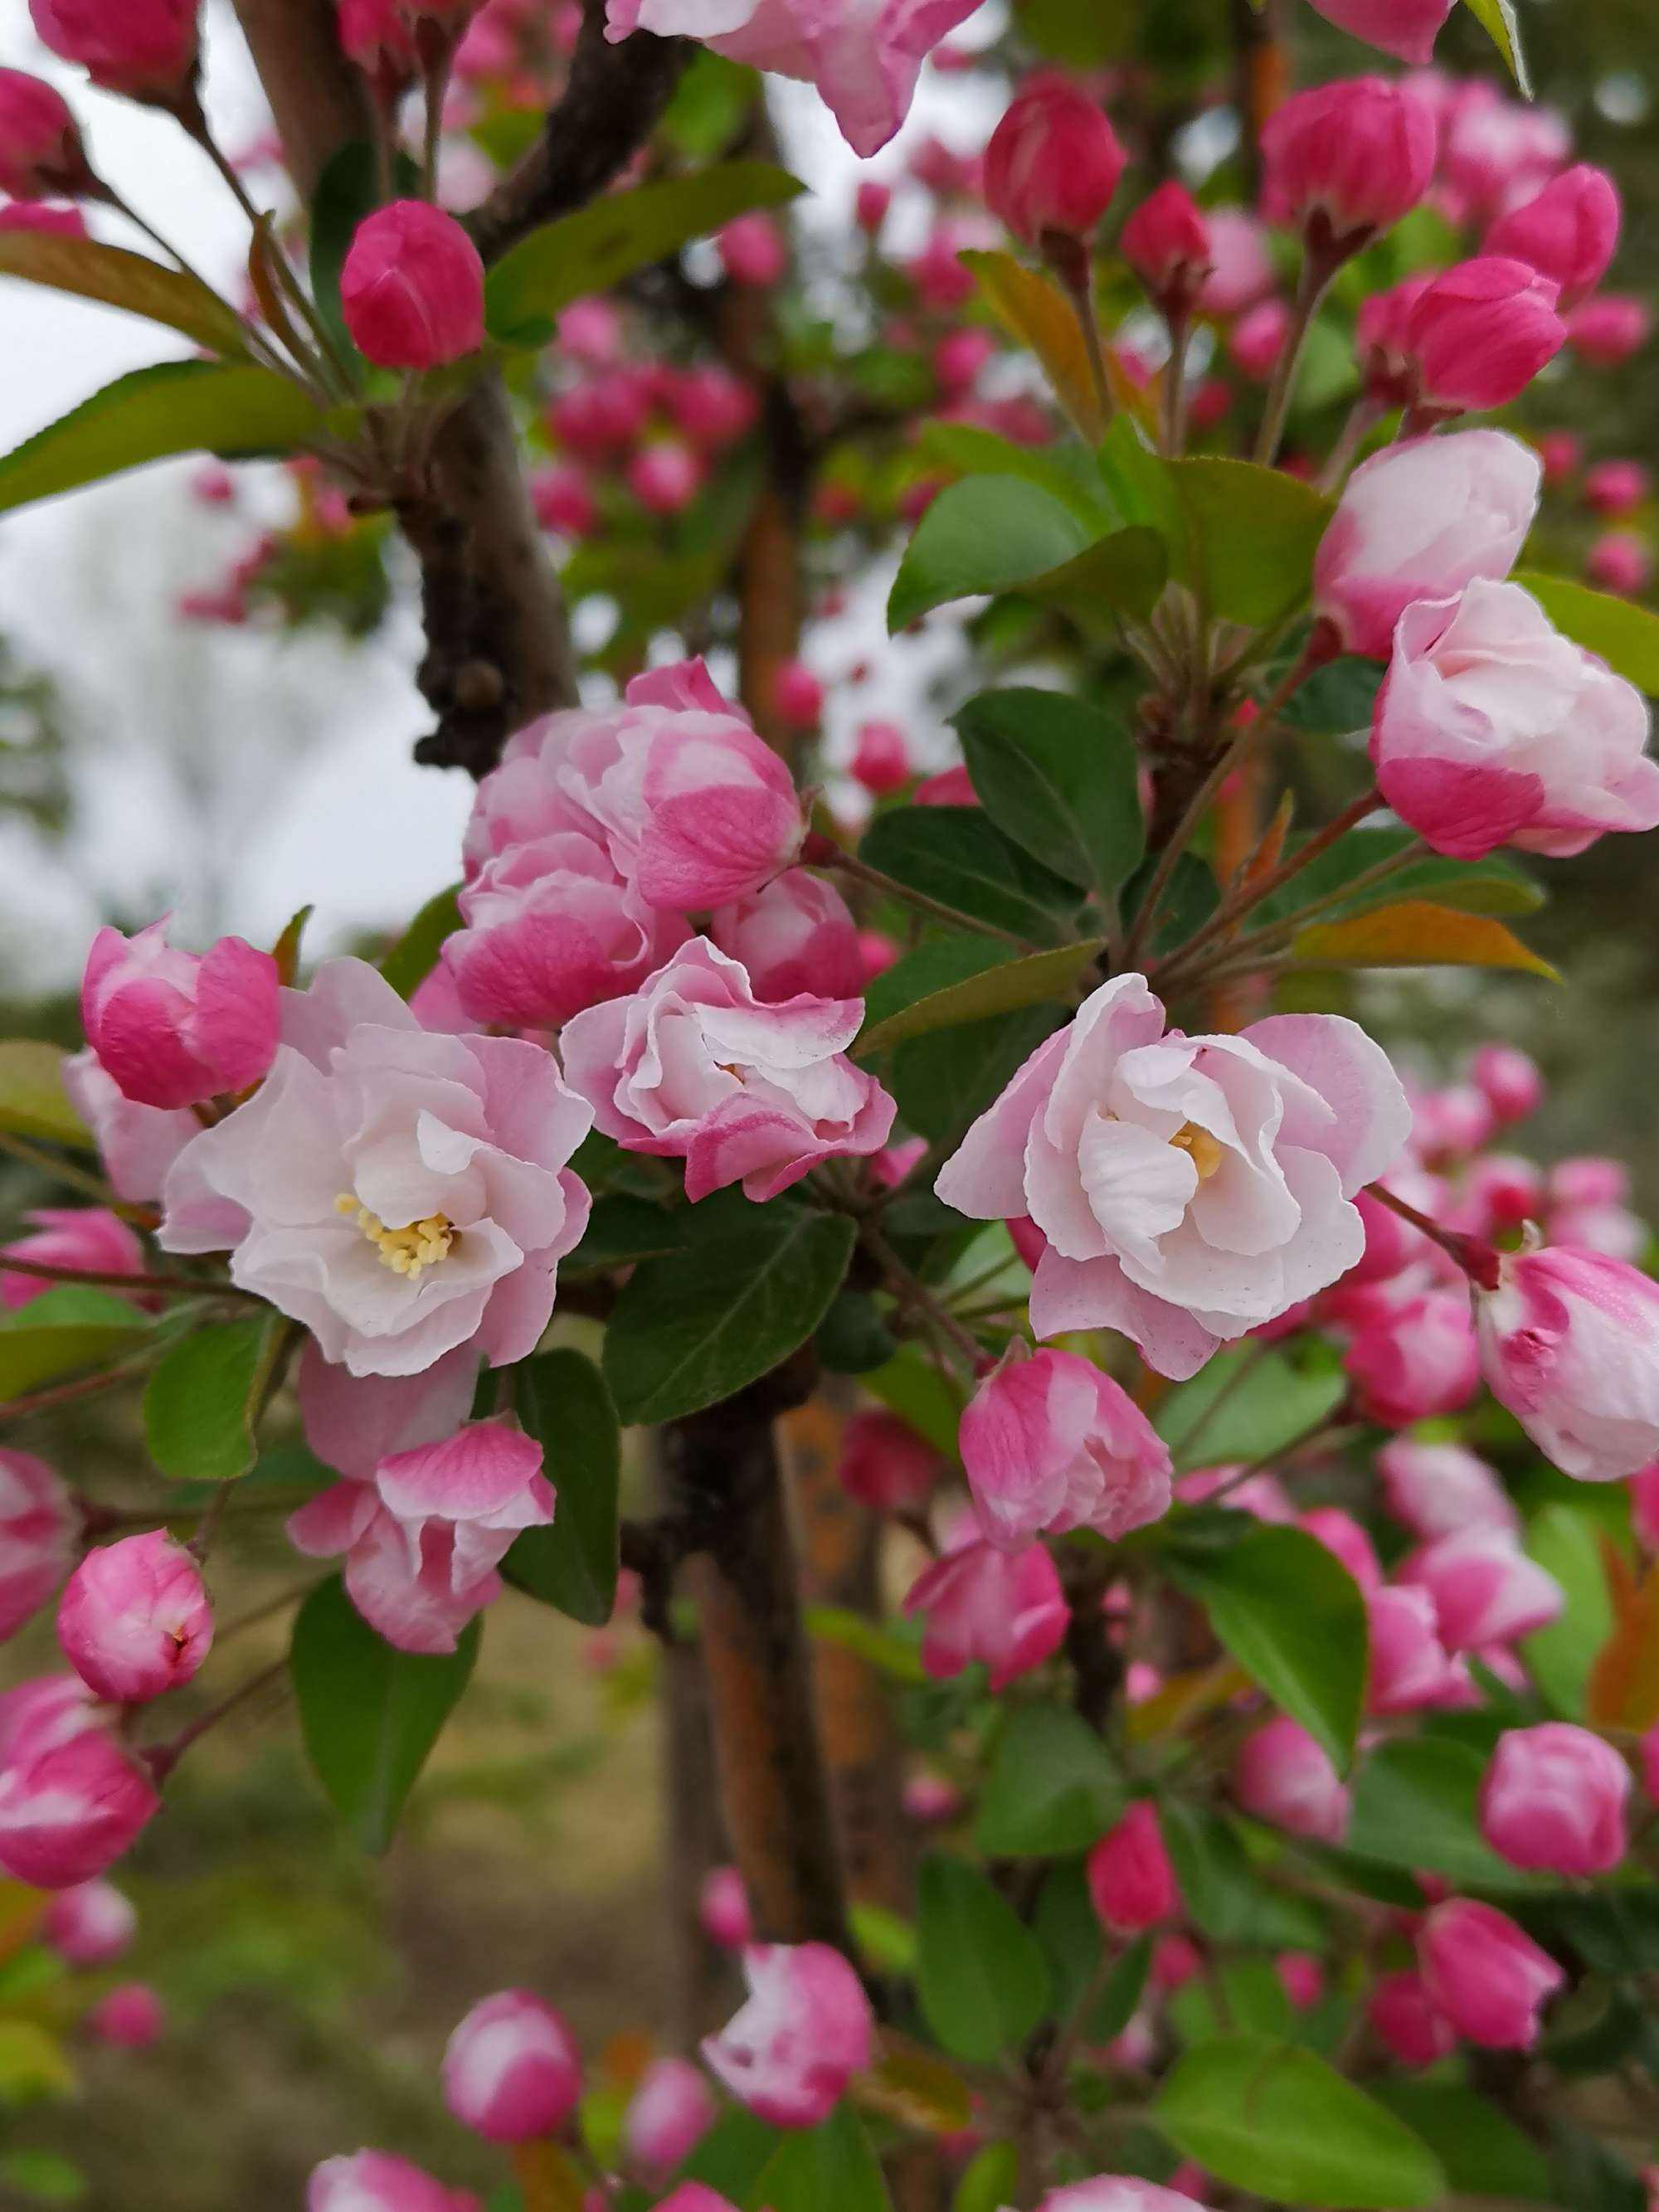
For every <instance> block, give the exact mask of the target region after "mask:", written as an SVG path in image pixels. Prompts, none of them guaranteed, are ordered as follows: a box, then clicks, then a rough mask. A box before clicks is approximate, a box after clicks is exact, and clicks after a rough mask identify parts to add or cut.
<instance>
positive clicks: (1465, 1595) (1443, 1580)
mask: <svg viewBox="0 0 1659 2212" xmlns="http://www.w3.org/2000/svg"><path fill="white" fill-rule="evenodd" d="M1400 1579H1401V1581H1402V1582H1405V1583H1419V1584H1420V1585H1421V1587H1422V1588H1423V1589H1426V1590H1427V1591H1428V1592H1429V1594H1430V1595H1431V1597H1432V1598H1433V1600H1434V1607H1435V1618H1436V1621H1437V1626H1438V1629H1439V1634H1440V1640H1441V1642H1442V1643H1443V1644H1444V1645H1445V1647H1446V1649H1447V1650H1448V1651H1480V1650H1484V1649H1485V1647H1486V1645H1487V1644H1513V1643H1515V1642H1516V1640H1517V1639H1518V1638H1521V1637H1523V1636H1531V1635H1532V1634H1534V1632H1535V1631H1537V1630H1538V1629H1541V1628H1544V1627H1547V1626H1548V1625H1549V1623H1550V1622H1551V1621H1552V1620H1555V1619H1556V1617H1557V1616H1558V1614H1559V1613H1560V1611H1561V1609H1562V1607H1563V1606H1564V1604H1565V1598H1564V1596H1563V1595H1562V1591H1561V1585H1560V1584H1559V1583H1558V1582H1557V1581H1556V1579H1555V1577H1554V1576H1553V1575H1552V1574H1549V1573H1547V1571H1546V1570H1545V1569H1544V1568H1542V1567H1541V1566H1540V1565H1538V1564H1537V1563H1536V1561H1535V1560H1533V1559H1528V1557H1527V1555H1526V1553H1524V1552H1523V1551H1522V1549H1521V1547H1520V1546H1519V1545H1518V1544H1517V1543H1516V1541H1515V1539H1514V1538H1513V1537H1512V1536H1510V1535H1508V1534H1505V1533H1504V1530H1503V1529H1501V1528H1479V1527H1476V1528H1464V1529H1461V1530H1459V1531H1458V1532H1457V1533H1456V1534H1453V1535H1449V1536H1439V1537H1437V1538H1436V1539H1435V1541H1434V1542H1433V1543H1431V1544H1429V1545H1427V1546H1425V1547H1424V1549H1423V1550H1421V1551H1419V1552H1413V1553H1412V1555H1411V1557H1410V1558H1409V1559H1407V1560H1406V1561H1405V1563H1404V1564H1403V1565H1402V1566H1401V1569H1400Z"/></svg>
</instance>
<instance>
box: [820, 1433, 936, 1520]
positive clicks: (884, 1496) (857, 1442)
mask: <svg viewBox="0 0 1659 2212" xmlns="http://www.w3.org/2000/svg"><path fill="white" fill-rule="evenodd" d="M944 1468H945V1462H943V1461H942V1460H941V1459H940V1457H939V1454H938V1453H937V1452H936V1451H935V1450H934V1449H933V1446H932V1444H930V1443H928V1442H927V1439H926V1438H925V1437H920V1436H918V1435H917V1434H916V1431H915V1430H914V1429H913V1428H912V1427H911V1426H910V1424H909V1423H908V1421H902V1420H900V1419H899V1418H898V1416H897V1415H896V1413H880V1412H875V1411H866V1412H862V1413H854V1415H853V1417H852V1419H850V1420H849V1421H848V1423H847V1425H846V1427H845V1428H844V1429H843V1430H842V1443H841V1463H840V1465H839V1466H838V1467H837V1468H836V1474H837V1475H838V1476H839V1478H840V1480H841V1486H842V1489H843V1490H844V1491H846V1492H847V1493H848V1497H849V1498H857V1500H858V1501H859V1504H860V1505H867V1506H868V1507H869V1509H870V1510H871V1511H872V1513H915V1512H919V1511H920V1510H921V1508H922V1507H923V1506H924V1505H926V1504H927V1501H928V1499H929V1498H931V1497H932V1496H933V1486H934V1485H935V1484H936V1483H937V1482H938V1480H939V1476H940V1475H941V1474H943V1472H944Z"/></svg>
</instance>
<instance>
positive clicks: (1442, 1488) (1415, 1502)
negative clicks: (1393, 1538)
mask: <svg viewBox="0 0 1659 2212" xmlns="http://www.w3.org/2000/svg"><path fill="white" fill-rule="evenodd" d="M1376 1471H1377V1473H1378V1474H1380V1475H1381V1476H1382V1478H1383V1496H1384V1498H1385V1499H1386V1500H1387V1503H1388V1508H1389V1512H1390V1513H1392V1514H1393V1516H1394V1517H1395V1520H1396V1521H1399V1522H1402V1523H1403V1524H1404V1526H1405V1527H1406V1528H1409V1529H1410V1530H1411V1532H1412V1534H1413V1535H1415V1536H1422V1537H1425V1538H1433V1537H1436V1536H1453V1535H1455V1534H1457V1533H1458V1531H1459V1530H1460V1529H1468V1528H1495V1529H1498V1530H1499V1531H1500V1532H1502V1533H1503V1534H1505V1535H1510V1536H1514V1535H1516V1534H1518V1533H1519V1530H1520V1527H1521V1516H1519V1514H1517V1513H1516V1510H1515V1508H1514V1506H1513V1505H1511V1504H1510V1501H1509V1498H1508V1497H1507V1496H1506V1494H1505V1492H1504V1486H1503V1484H1502V1483H1501V1482H1500V1481H1499V1480H1498V1476H1497V1474H1495V1473H1494V1472H1493V1470H1492V1468H1490V1467H1488V1466H1487V1464H1486V1462H1485V1460H1483V1459H1478V1458H1477V1457H1476V1456H1475V1455H1474V1453H1473V1452H1472V1451H1470V1450H1469V1449H1468V1447H1467V1446H1466V1445H1463V1444H1451V1443H1445V1444H1431V1443H1418V1442H1417V1441H1416V1439H1415V1438H1413V1437H1392V1438H1391V1439H1390V1440H1389V1443H1386V1444H1384V1445H1383V1449H1382V1450H1381V1451H1379V1452H1378V1454H1377V1455H1376Z"/></svg>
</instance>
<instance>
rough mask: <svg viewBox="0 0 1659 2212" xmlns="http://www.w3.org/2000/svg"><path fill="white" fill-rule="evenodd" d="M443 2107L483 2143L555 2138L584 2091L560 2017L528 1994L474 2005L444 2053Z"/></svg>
mask: <svg viewBox="0 0 1659 2212" xmlns="http://www.w3.org/2000/svg"><path fill="white" fill-rule="evenodd" d="M443 2075H444V2102H445V2103H446V2104H447V2106H448V2107H449V2109H450V2111H451V2112H453V2114H454V2116H455V2118H457V2119H458V2120H459V2122H460V2123H461V2124H462V2126H463V2127H467V2128H471V2129H472V2130H473V2131H474V2132H475V2133H476V2134H477V2135H481V2136H483V2137H484V2138H485V2139H486V2140H487V2141H488V2142H498V2143H520V2142H532V2141H533V2140H534V2139H535V2138H536V2137H537V2136H552V2135H556V2134H557V2133H558V2131H559V2130H560V2129H561V2128H562V2126H563V2125H564V2124H565V2122H566V2120H568V2118H569V2117H570V2115H571V2113H572V2112H574V2111H575V2109H576V2106H577V2103H578V2101H579V2100H580V2096H581V2093H582V2065H581V2054H580V2051H579V2050H578V2049H577V2047H576V2039H575V2037H574V2035H573V2034H572V2033H571V2032H570V2028H569V2026H568V2023H567V2022H566V2021H565V2020H564V2018H563V2017H562V2015H560V2014H558V2013H556V2012H555V2011H554V2009H553V2008H552V2006H551V2005H549V2004H544V2003H543V2002H542V2000H541V1999H540V1998H539V1997H538V1996H535V1995H534V1993H533V1992H532V1991H531V1990H497V1991H496V1993H495V1996H489V1997H485V1998H483V2000H482V2001H481V2002H479V2003H477V2004H476V2005H474V2006H473V2008H472V2009H471V2012H470V2013H468V2014H467V2015H466V2017H465V2020H463V2021H461V2022H460V2023H459V2026H458V2027H456V2029H455V2031H454V2033H453V2034H452V2035H451V2037H450V2039H449V2042H448V2044H447V2047H446V2049H445V2051H444V2066H443Z"/></svg>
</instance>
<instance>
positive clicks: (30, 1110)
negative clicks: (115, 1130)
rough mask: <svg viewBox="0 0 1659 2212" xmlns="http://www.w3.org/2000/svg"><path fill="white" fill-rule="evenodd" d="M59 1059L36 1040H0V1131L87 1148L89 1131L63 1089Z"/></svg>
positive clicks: (57, 1052)
mask: <svg viewBox="0 0 1659 2212" xmlns="http://www.w3.org/2000/svg"><path fill="white" fill-rule="evenodd" d="M64 1057H65V1055H64V1053H63V1051H62V1050H61V1048H59V1047H58V1046H57V1045H55V1044H46V1043H45V1042H42V1041H41V1040H40V1039H39V1038H37V1037H9V1038H7V1039H6V1040H5V1041H4V1042H0V1129H9V1130H11V1131H12V1132H13V1133H15V1135H17V1136H20V1137H46V1138H49V1139H51V1141H52V1143H53V1144H55V1145H75V1146H80V1147H81V1148H82V1150H90V1148H91V1146H92V1134H91V1132H90V1131H89V1130H88V1127H87V1125H86V1123H85V1122H84V1121H82V1119H81V1116H80V1115H79V1114H77V1113H76V1110H75V1109H74V1107H73V1106H71V1105H70V1100H69V1093H68V1092H67V1091H65V1090H64Z"/></svg>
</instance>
